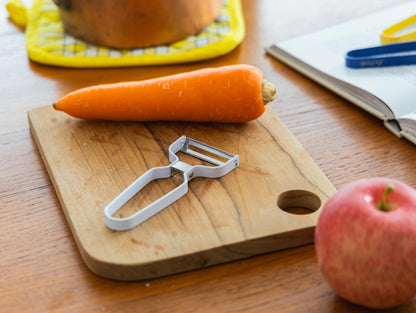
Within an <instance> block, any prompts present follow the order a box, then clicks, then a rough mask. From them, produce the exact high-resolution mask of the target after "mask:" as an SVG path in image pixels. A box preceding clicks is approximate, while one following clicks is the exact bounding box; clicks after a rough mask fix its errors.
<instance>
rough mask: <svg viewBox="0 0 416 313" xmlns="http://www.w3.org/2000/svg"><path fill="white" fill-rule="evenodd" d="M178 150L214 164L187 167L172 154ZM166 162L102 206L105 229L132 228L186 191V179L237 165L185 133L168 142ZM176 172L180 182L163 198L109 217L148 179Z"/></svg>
mask: <svg viewBox="0 0 416 313" xmlns="http://www.w3.org/2000/svg"><path fill="white" fill-rule="evenodd" d="M190 147H195V148H198V149H199V150H203V151H206V152H209V153H210V154H213V155H216V156H219V157H221V158H223V159H226V160H227V161H226V162H222V161H220V160H217V159H215V158H212V157H210V156H208V155H206V154H203V153H200V152H198V151H196V150H192V149H191V148H190ZM179 151H181V152H183V153H185V154H188V155H191V156H193V157H196V158H198V159H200V160H203V161H206V162H209V163H211V164H213V165H216V166H206V165H195V166H191V165H189V164H187V163H184V162H182V161H179V157H178V156H177V155H176V153H177V152H179ZM169 161H170V162H171V164H170V165H168V166H162V167H155V168H152V169H149V170H148V171H147V172H145V173H144V174H143V175H142V176H140V177H139V178H138V179H137V180H136V181H135V182H133V183H132V184H131V185H130V186H129V187H127V188H126V189H125V190H124V191H123V192H122V193H121V194H120V195H118V196H117V197H116V198H115V199H114V200H113V201H111V202H110V203H109V204H108V205H107V206H106V208H105V209H104V214H105V223H106V225H107V226H108V227H109V228H111V229H113V230H118V231H123V230H129V229H131V228H134V227H136V226H137V225H139V224H141V223H143V222H144V221H146V220H147V219H148V218H150V217H152V216H153V215H155V214H157V213H158V212H160V211H161V210H163V209H164V208H166V207H167V206H169V205H170V204H172V203H173V202H175V201H176V200H178V199H179V198H181V197H182V196H184V195H185V194H186V193H187V192H188V182H189V181H190V180H191V179H192V178H194V177H208V178H217V177H221V176H224V175H226V174H227V173H229V172H230V171H232V170H233V169H234V168H236V167H237V166H238V164H239V156H238V155H233V154H230V153H228V152H225V151H222V150H220V149H217V148H214V147H211V146H209V145H207V144H204V143H202V142H199V141H196V140H194V139H191V138H187V137H186V136H182V137H180V138H179V139H178V140H176V141H175V142H174V143H172V144H171V145H170V147H169ZM178 173H179V174H181V175H182V177H183V183H182V184H180V185H179V186H178V187H176V188H175V189H173V190H171V191H170V192H168V193H167V194H165V195H164V196H163V197H161V198H159V199H157V200H156V201H154V202H152V203H151V204H149V205H148V206H146V207H145V208H143V209H141V210H140V211H138V212H136V213H134V214H132V215H130V216H129V217H123V218H118V217H114V216H113V215H114V214H115V213H116V212H117V211H118V210H119V209H120V208H121V207H122V206H123V205H124V204H125V203H126V202H127V201H128V200H130V199H131V198H132V197H133V196H134V195H135V194H136V193H138V192H139V191H140V190H141V189H143V188H144V187H145V186H146V185H147V184H149V183H150V182H151V181H153V180H156V179H160V178H168V177H171V176H173V175H175V174H178Z"/></svg>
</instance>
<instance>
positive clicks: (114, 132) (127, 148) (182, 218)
mask: <svg viewBox="0 0 416 313" xmlns="http://www.w3.org/2000/svg"><path fill="white" fill-rule="evenodd" d="M28 118H29V123H30V128H31V131H32V134H33V136H34V138H35V140H36V143H37V146H38V148H39V151H40V153H41V155H42V158H43V160H44V162H45V165H46V168H47V170H48V173H49V175H50V177H51V179H52V182H53V185H54V187H55V189H56V193H57V195H58V197H59V200H60V203H61V205H62V209H63V211H64V213H65V216H66V219H67V221H68V224H69V226H70V228H71V231H72V233H73V235H74V238H75V240H76V242H77V245H78V248H79V250H80V252H81V255H82V257H83V259H84V261H85V263H86V264H87V266H88V267H89V269H90V270H91V271H93V272H94V273H96V274H97V275H100V276H103V277H106V278H111V279H117V280H140V279H150V278H154V277H159V276H163V275H168V274H173V273H178V272H183V271H188V270H193V269H198V268H203V267H207V266H211V265H214V264H219V263H223V262H227V261H232V260H236V259H241V258H246V257H249V256H253V255H258V254H262V253H266V252H271V251H276V250H279V249H284V248H289V247H295V246H298V245H302V244H306V243H310V242H312V241H313V235H314V226H315V225H316V221H317V218H318V215H319V212H320V210H319V209H320V208H321V206H322V204H323V203H324V202H325V201H326V200H327V199H328V197H329V196H331V195H332V194H333V193H334V192H335V189H334V187H333V186H332V184H331V183H330V182H329V181H328V179H327V178H326V177H325V175H324V174H323V173H322V172H321V170H320V169H319V168H318V166H317V165H316V164H315V163H314V161H313V160H312V159H311V157H310V156H309V155H308V153H307V152H306V151H305V150H304V149H303V148H302V146H301V145H300V144H299V142H298V141H297V140H296V139H295V138H294V136H293V135H292V134H291V133H290V132H289V131H288V129H287V128H286V127H285V126H284V124H283V123H282V122H281V121H280V120H279V119H278V117H277V116H276V115H275V113H274V112H273V111H272V110H271V109H270V108H268V109H267V111H266V112H265V113H264V114H263V116H261V117H260V118H259V119H258V120H256V121H253V122H250V123H245V124H215V123H214V124H200V123H165V122H154V123H114V122H103V121H83V120H78V119H74V118H72V117H69V116H68V115H66V114H65V113H62V112H57V111H55V110H54V109H53V108H52V107H51V106H45V107H39V108H36V109H34V110H31V111H29V112H28ZM182 135H185V136H187V137H190V138H193V139H196V140H198V141H202V142H204V143H207V144H209V145H211V146H214V147H217V148H219V149H221V150H224V151H227V152H230V153H232V154H238V155H239V156H240V165H239V167H238V168H236V169H234V170H233V171H232V172H230V173H229V174H227V175H226V176H223V177H221V178H218V179H217V178H216V179H210V178H195V179H193V180H192V181H191V182H190V183H189V191H188V193H187V194H186V195H185V196H184V197H182V198H181V199H179V200H178V201H177V202H175V203H174V204H172V205H170V206H169V207H167V208H165V209H164V210H163V211H161V212H160V213H158V214H157V215H155V216H154V217H152V218H150V219H149V220H147V221H146V222H144V223H143V224H141V225H139V226H137V227H136V228H134V229H132V230H129V231H125V232H117V231H113V230H110V229H109V228H107V226H106V225H105V222H104V212H103V211H104V208H105V206H106V205H107V204H108V203H109V202H110V201H111V200H113V199H114V198H115V197H116V196H117V195H118V194H119V193H120V192H122V191H123V190H124V189H125V188H126V187H127V186H128V185H130V184H131V183H132V182H133V181H134V180H135V179H137V178H138V177H139V176H141V175H142V174H143V173H144V172H145V171H146V170H148V169H149V168H152V167H156V166H164V165H169V160H168V148H169V145H170V144H171V143H172V142H174V141H175V140H176V139H178V138H179V137H180V136H182ZM180 157H181V160H183V161H185V162H187V163H189V164H191V165H193V164H196V163H198V162H197V161H196V160H192V159H186V158H185V157H188V158H192V157H189V156H180ZM182 157H183V159H182ZM194 161H195V162H194ZM192 162H194V163H192ZM179 183H181V180H180V178H178V177H176V176H175V177H172V178H166V179H162V180H158V181H156V182H152V183H151V184H150V185H148V186H147V187H145V188H144V189H143V190H142V191H140V192H139V194H138V195H137V196H135V197H134V198H133V199H132V200H131V201H129V202H128V203H127V205H126V206H124V207H123V208H122V209H121V210H120V211H119V212H117V213H116V214H118V213H120V215H119V216H128V215H131V214H132V213H133V212H136V210H138V209H140V208H143V207H144V206H145V205H147V204H149V203H151V202H153V201H154V200H156V199H158V198H159V197H161V196H162V195H164V194H165V193H167V192H168V191H169V190H172V189H173V188H175V187H176V186H177V185H178V184H179ZM296 208H300V209H299V210H300V211H301V213H305V212H307V213H309V214H294V213H293V212H295V211H296ZM302 208H303V209H302ZM293 210H295V211H293ZM295 213H299V212H295Z"/></svg>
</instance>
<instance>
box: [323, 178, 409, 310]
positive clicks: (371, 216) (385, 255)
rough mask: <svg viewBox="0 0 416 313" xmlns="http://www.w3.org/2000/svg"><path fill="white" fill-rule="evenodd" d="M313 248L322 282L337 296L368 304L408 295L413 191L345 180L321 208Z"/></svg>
mask: <svg viewBox="0 0 416 313" xmlns="http://www.w3.org/2000/svg"><path fill="white" fill-rule="evenodd" d="M389 186H391V187H392V188H391V187H389ZM315 249H316V254H317V258H318V263H319V267H320V269H321V271H322V274H323V276H324V278H325V280H326V281H327V282H328V283H329V285H330V286H331V287H332V289H333V290H334V291H335V292H336V293H337V294H338V295H339V296H340V297H342V298H344V299H346V300H349V301H351V302H353V303H356V304H359V305H363V306H366V307H370V308H391V307H395V306H398V305H400V304H402V303H404V302H406V301H408V300H410V299H412V298H413V297H414V296H415V295H416V190H415V189H413V188H411V187H410V186H408V185H406V184H404V183H402V182H400V181H397V180H394V179H389V178H369V179H362V180H358V181H355V182H352V183H349V184H347V185H346V186H344V187H342V188H341V189H340V190H338V192H336V193H335V194H334V195H333V196H332V197H331V198H330V199H329V200H328V201H327V202H326V203H325V205H324V206H323V208H322V212H321V214H320V216H319V219H318V223H317V226H316V230H315Z"/></svg>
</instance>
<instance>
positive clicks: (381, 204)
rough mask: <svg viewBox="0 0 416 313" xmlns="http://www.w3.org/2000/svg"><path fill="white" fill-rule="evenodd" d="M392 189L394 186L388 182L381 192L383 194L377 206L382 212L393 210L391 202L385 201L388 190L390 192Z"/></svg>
mask: <svg viewBox="0 0 416 313" xmlns="http://www.w3.org/2000/svg"><path fill="white" fill-rule="evenodd" d="M393 190H394V186H393V185H391V184H389V185H388V186H387V188H386V190H385V191H384V193H383V196H382V197H381V201H380V202H379V203H377V205H376V206H377V208H378V209H379V210H380V211H383V212H390V211H393V210H394V209H395V207H394V206H393V204H392V203H387V202H386V200H387V196H388V195H389V193H390V192H392V191H393Z"/></svg>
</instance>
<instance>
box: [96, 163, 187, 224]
mask: <svg viewBox="0 0 416 313" xmlns="http://www.w3.org/2000/svg"><path fill="white" fill-rule="evenodd" d="M174 164H175V163H172V164H171V165H169V166H163V167H155V168H152V169H150V170H148V171H147V172H146V173H144V174H143V175H142V176H140V177H139V178H138V179H137V180H136V181H135V182H133V183H132V184H131V185H130V186H129V187H127V188H126V189H125V190H124V191H123V192H122V193H121V194H120V195H118V196H117V197H116V198H115V199H114V200H113V201H111V202H110V203H109V204H108V205H107V206H106V208H105V209H104V214H105V223H106V225H107V226H108V227H109V228H110V229H113V230H118V231H124V230H129V229H131V228H133V227H136V226H137V225H139V224H141V223H143V222H144V221H145V220H147V219H148V218H150V217H152V216H153V215H155V214H156V213H158V212H160V211H161V210H163V209H164V208H165V207H167V206H168V205H170V204H172V203H173V202H175V201H176V200H178V199H179V198H181V197H182V196H184V195H185V194H186V193H187V192H188V180H189V179H188V178H189V174H188V173H186V172H184V173H183V180H184V181H183V183H182V184H180V185H179V186H178V187H176V188H175V189H173V190H171V191H170V192H168V193H167V194H165V195H164V196H163V197H161V198H159V199H157V200H156V201H154V202H152V203H151V204H149V205H148V206H146V207H145V208H143V209H141V210H140V211H138V212H136V213H134V214H132V215H130V216H129V217H123V218H118V217H114V216H113V215H114V213H116V212H117V211H118V210H119V209H120V208H121V207H122V206H123V205H124V204H126V202H127V201H128V200H130V199H131V198H132V197H133V196H134V195H135V194H137V193H138V192H139V191H140V190H142V189H143V188H144V187H145V186H146V185H147V184H149V183H150V182H151V181H153V180H155V179H159V178H168V177H171V176H172V166H173V165H174Z"/></svg>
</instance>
